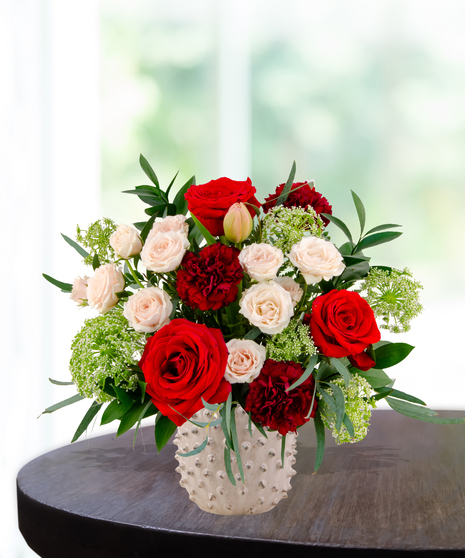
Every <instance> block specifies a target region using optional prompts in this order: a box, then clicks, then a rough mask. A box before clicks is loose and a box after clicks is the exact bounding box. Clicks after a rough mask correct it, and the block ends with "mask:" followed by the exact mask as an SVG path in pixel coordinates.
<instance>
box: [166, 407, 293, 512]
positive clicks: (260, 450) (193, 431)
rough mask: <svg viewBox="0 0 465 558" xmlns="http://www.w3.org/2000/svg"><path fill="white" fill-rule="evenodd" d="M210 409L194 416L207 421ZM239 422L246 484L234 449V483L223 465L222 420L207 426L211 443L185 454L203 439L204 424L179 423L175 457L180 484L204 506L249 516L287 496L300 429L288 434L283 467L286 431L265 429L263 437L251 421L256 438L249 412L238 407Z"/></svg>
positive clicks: (196, 501)
mask: <svg viewBox="0 0 465 558" xmlns="http://www.w3.org/2000/svg"><path fill="white" fill-rule="evenodd" d="M211 416H212V413H211V412H210V411H207V410H206V409H203V410H202V411H199V412H198V413H196V414H195V415H194V416H193V417H192V418H193V420H197V421H199V422H208V421H209V420H210V419H211ZM236 427H237V435H238V439H239V445H240V448H241V449H240V452H241V458H242V464H243V469H244V481H245V482H244V483H242V481H241V476H240V473H239V469H238V466H237V461H236V458H235V456H234V453H233V452H231V461H232V464H231V465H232V472H233V474H234V477H235V479H236V486H233V485H232V484H231V482H230V481H229V479H228V475H227V474H226V468H225V464H224V447H225V438H224V434H223V430H222V428H221V425H216V426H213V427H210V428H209V431H208V443H207V447H206V448H205V449H204V450H203V451H202V452H201V453H198V454H197V455H193V456H191V457H182V456H180V455H178V453H187V452H189V451H192V450H193V449H195V448H196V447H198V446H199V445H200V444H201V443H202V442H203V441H204V440H205V429H204V428H198V427H197V426H195V425H193V424H192V423H189V422H186V423H185V424H183V425H182V426H180V427H179V428H178V431H177V434H176V436H175V438H174V443H175V444H176V446H177V447H178V449H177V451H176V455H175V458H176V459H177V460H178V462H179V465H178V467H176V471H177V472H178V473H180V474H181V480H180V481H179V484H180V485H181V486H182V487H184V488H185V489H186V490H187V491H188V493H189V499H190V500H192V501H193V502H195V503H196V504H197V505H198V506H199V508H200V509H202V510H204V511H206V512H209V513H215V514H219V515H247V514H256V513H263V512H266V511H269V510H271V509H273V508H274V507H275V506H276V505H277V504H278V503H279V501H280V500H282V499H283V498H287V491H288V490H290V489H291V482H290V481H291V478H292V477H293V476H294V475H295V474H296V471H294V469H293V468H292V465H293V464H294V463H295V461H296V459H295V454H296V453H297V451H296V437H297V434H294V433H289V434H288V435H287V436H286V447H285V452H284V466H283V464H282V463H281V444H282V436H281V434H279V433H277V432H269V431H267V436H268V438H265V437H264V436H263V435H262V434H261V433H260V432H259V431H258V430H257V429H256V428H255V427H254V426H253V425H252V437H250V433H249V430H248V414H247V413H246V412H245V411H244V410H243V409H241V408H240V407H236Z"/></svg>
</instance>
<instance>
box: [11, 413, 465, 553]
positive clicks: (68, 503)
mask: <svg viewBox="0 0 465 558" xmlns="http://www.w3.org/2000/svg"><path fill="white" fill-rule="evenodd" d="M442 416H465V413H463V412H460V413H459V412H444V413H442ZM143 438H144V442H145V445H143V443H142V438H141V436H140V434H139V436H138V441H137V444H136V448H135V450H133V449H132V433H131V432H129V433H128V434H126V435H124V436H122V437H121V438H117V439H115V437H114V435H107V436H102V437H100V438H93V439H91V440H89V441H84V442H79V443H75V444H73V445H69V446H65V447H63V448H60V449H57V450H55V451H52V452H50V453H47V454H45V455H43V456H41V457H39V458H37V459H35V460H34V461H31V462H30V463H28V464H27V465H26V466H25V467H23V468H22V469H21V471H20V472H19V475H18V510H19V526H20V529H21V532H22V534H23V536H24V538H25V539H26V541H27V543H28V544H29V546H31V548H33V549H34V550H35V551H36V552H37V553H38V554H39V555H40V556H42V557H46V558H97V557H98V558H102V557H105V558H113V557H115V558H116V557H128V556H131V557H140V558H145V557H150V558H156V557H166V558H173V557H176V558H177V557H178V556H179V557H186V558H197V557H198V558H228V557H234V558H238V557H240V558H249V557H251V558H261V557H266V558H272V557H274V556H277V557H280V558H281V557H284V558H287V557H289V558H300V557H312V558H313V557H316V558H319V557H326V556H330V557H334V558H337V557H339V556H341V557H348V556H350V557H352V556H354V557H357V558H360V557H371V556H375V557H377V556H383V557H384V556H386V557H393V556H395V557H399V556H409V557H410V558H419V557H424V556H425V557H426V556H428V557H432V556H465V425H463V426H462V425H453V426H442V425H431V424H427V423H424V422H419V421H415V420H412V419H408V418H405V417H403V416H401V415H398V414H397V413H394V411H387V410H379V411H375V412H374V413H373V418H372V425H371V427H370V431H369V433H368V436H367V438H366V439H365V440H364V441H363V442H360V443H358V444H353V445H351V444H345V445H343V446H336V445H335V444H334V443H333V442H332V440H330V439H328V438H329V436H328V437H327V450H326V455H325V458H324V462H323V465H322V467H321V469H320V471H319V472H318V473H317V474H316V475H312V470H313V461H314V457H315V446H316V444H315V438H314V433H313V428H312V426H311V425H310V426H306V427H305V428H303V429H301V430H300V434H299V444H298V454H297V464H296V465H295V469H296V470H297V471H298V474H297V475H296V476H295V477H294V478H293V479H292V485H293V489H292V490H291V492H290V493H289V498H288V499H287V500H283V501H282V502H280V503H279V505H278V506H277V507H276V508H275V509H273V510H272V511H270V512H268V513H264V514H261V515H255V516H229V517H227V516H218V515H211V514H208V513H205V512H203V511H201V510H200V509H198V508H197V506H196V505H195V504H194V503H192V502H190V501H189V499H188V495H187V492H186V491H185V490H184V489H183V488H181V487H180V486H179V484H178V483H179V479H180V476H179V475H178V474H177V473H175V471H174V468H175V467H176V461H175V460H174V458H173V455H174V450H175V447H174V445H173V444H169V445H168V446H167V447H166V448H165V449H164V450H163V452H162V453H161V454H160V455H159V456H158V455H157V451H156V449H155V445H154V441H153V427H146V428H144V429H143Z"/></svg>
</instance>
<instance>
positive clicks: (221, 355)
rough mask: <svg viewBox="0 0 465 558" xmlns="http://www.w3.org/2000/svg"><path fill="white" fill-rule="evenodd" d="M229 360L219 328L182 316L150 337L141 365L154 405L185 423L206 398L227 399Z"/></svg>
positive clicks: (217, 400)
mask: <svg viewBox="0 0 465 558" xmlns="http://www.w3.org/2000/svg"><path fill="white" fill-rule="evenodd" d="M227 362H228V348H227V347H226V343H225V342H224V339H223V335H222V333H221V331H220V330H219V329H213V328H208V327H207V326H205V325H203V324H194V323H192V322H189V321H188V320H184V319H182V318H181V319H178V320H172V321H171V322H170V323H169V324H167V325H165V326H163V327H162V328H161V329H160V330H159V331H157V332H156V333H155V334H154V335H153V336H152V337H149V339H148V340H147V344H146V345H145V349H144V354H143V355H142V359H141V360H140V362H139V366H140V367H141V369H142V371H143V372H144V378H145V381H146V382H147V388H146V389H147V393H148V394H149V395H150V396H151V398H152V401H153V404H154V405H155V406H156V407H157V409H159V410H160V411H161V413H162V414H163V415H164V416H166V417H168V418H169V419H171V420H172V421H173V422H174V423H175V424H176V425H177V426H181V425H182V424H184V422H185V421H186V419H189V418H191V416H192V415H193V414H194V413H196V412H197V411H199V410H200V409H202V407H203V403H202V397H203V399H204V400H205V401H206V402H207V403H223V402H224V401H226V399H227V398H228V395H229V393H230V391H231V384H230V383H229V382H227V381H226V380H225V379H224V373H225V370H226V364H227ZM181 415H183V416H181ZM183 417H185V418H183Z"/></svg>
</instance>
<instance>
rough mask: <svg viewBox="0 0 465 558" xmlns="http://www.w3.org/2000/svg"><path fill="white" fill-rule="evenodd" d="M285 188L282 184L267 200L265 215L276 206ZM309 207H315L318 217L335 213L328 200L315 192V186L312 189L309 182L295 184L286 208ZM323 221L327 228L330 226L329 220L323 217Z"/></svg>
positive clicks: (264, 208)
mask: <svg viewBox="0 0 465 558" xmlns="http://www.w3.org/2000/svg"><path fill="white" fill-rule="evenodd" d="M284 186H285V185H284V184H280V185H279V186H278V187H277V188H276V192H275V193H274V194H272V195H271V196H268V197H267V198H265V203H264V204H263V210H264V211H265V213H268V211H269V210H270V209H271V208H272V207H274V206H275V205H276V200H277V199H278V198H279V196H280V194H281V193H282V191H283V189H284ZM308 206H311V207H313V209H314V210H315V211H316V212H317V213H318V215H320V213H328V214H329V215H332V213H333V208H332V206H331V205H329V203H328V200H327V199H326V198H324V197H323V196H322V195H321V194H320V193H319V192H317V191H316V190H315V186H313V188H310V185H309V184H308V182H294V184H293V185H292V188H291V191H290V192H289V195H288V196H287V199H286V201H285V202H284V207H303V208H304V209H306V208H307V207H308ZM321 219H322V221H323V223H324V224H325V227H326V226H328V224H329V221H328V219H327V218H326V217H323V216H321Z"/></svg>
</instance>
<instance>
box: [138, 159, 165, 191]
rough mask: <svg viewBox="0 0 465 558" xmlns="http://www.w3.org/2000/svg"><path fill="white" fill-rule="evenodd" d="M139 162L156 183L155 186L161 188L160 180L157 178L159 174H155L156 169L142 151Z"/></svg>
mask: <svg viewBox="0 0 465 558" xmlns="http://www.w3.org/2000/svg"><path fill="white" fill-rule="evenodd" d="M139 163H140V166H141V167H142V170H143V171H144V172H145V174H146V175H147V176H148V177H149V178H150V180H151V181H152V182H153V183H154V184H155V186H157V187H158V188H160V183H159V182H158V178H157V175H156V174H155V171H154V170H153V169H152V167H151V166H150V164H149V162H148V161H147V159H146V158H145V157H144V156H143V155H142V153H141V154H140V157H139Z"/></svg>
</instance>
